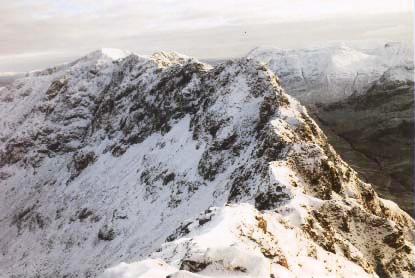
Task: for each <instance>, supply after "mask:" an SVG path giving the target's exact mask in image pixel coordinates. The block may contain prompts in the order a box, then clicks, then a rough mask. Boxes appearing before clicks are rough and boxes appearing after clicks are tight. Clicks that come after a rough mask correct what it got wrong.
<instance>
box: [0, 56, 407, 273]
mask: <svg viewBox="0 0 415 278" xmlns="http://www.w3.org/2000/svg"><path fill="white" fill-rule="evenodd" d="M0 100H1V102H0V126H1V127H2V128H1V130H0V137H1V145H0V224H1V229H0V251H1V255H2V256H1V257H0V269H2V270H3V274H4V276H5V277H39V276H40V277H95V276H97V275H102V277H117V278H118V277H152V278H156V277H166V276H167V277H300V276H301V277H312V276H313V275H314V277H351V276H352V277H353V276H354V277H376V276H381V277H395V276H402V277H411V276H413V275H414V274H415V267H414V263H413V262H414V254H413V252H414V244H413V242H414V233H413V231H414V228H415V223H414V221H413V219H412V218H411V217H409V216H408V215H407V214H406V213H405V212H403V211H402V210H400V209H399V208H398V207H397V206H396V205H395V204H394V203H392V202H389V201H385V200H382V199H380V198H379V197H378V196H377V194H376V193H375V192H374V190H373V189H372V187H371V186H370V185H369V184H366V183H364V182H362V181H361V180H360V179H359V178H358V177H357V174H356V172H355V171H354V170H353V169H351V168H350V167H349V166H348V165H347V164H346V163H344V161H343V160H342V159H341V158H340V157H339V156H338V155H337V154H336V152H335V151H334V150H333V148H332V147H331V146H330V145H329V144H328V143H327V140H326V137H325V135H324V134H323V133H322V132H321V130H320V129H319V127H318V126H317V125H316V124H315V123H314V121H313V120H312V119H311V118H310V117H309V116H308V113H307V111H306V109H305V108H304V107H302V106H301V105H300V104H299V103H298V102H297V101H295V100H294V99H293V98H291V97H289V96H288V95H286V94H285V92H284V90H283V89H282V87H281V85H280V81H279V79H278V78H277V77H276V76H275V75H274V74H273V73H272V72H271V71H270V70H269V69H268V68H267V67H266V66H263V65H261V64H260V63H258V62H255V61H254V60H250V59H238V60H234V61H227V62H225V63H222V64H219V65H216V66H215V67H212V66H210V65H206V64H203V63H200V62H198V61H196V60H194V59H191V58H189V57H186V56H183V55H179V54H176V53H164V52H162V53H156V54H154V55H152V56H150V57H144V56H137V55H134V54H130V53H128V52H122V51H118V50H101V51H96V52H94V53H91V54H89V55H87V56H86V57H83V58H81V59H79V60H77V61H75V62H73V63H70V64H67V65H63V66H59V67H55V68H51V69H47V70H44V71H41V72H34V73H30V74H28V75H27V76H26V77H24V78H21V79H18V80H16V81H15V82H14V83H13V84H12V85H10V86H7V87H6V88H5V89H3V90H2V91H0Z"/></svg>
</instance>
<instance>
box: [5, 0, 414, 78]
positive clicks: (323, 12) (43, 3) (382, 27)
mask: <svg viewBox="0 0 415 278" xmlns="http://www.w3.org/2000/svg"><path fill="white" fill-rule="evenodd" d="M412 13H413V1H412V0H348V1H345V0H289V1H288V0H204V1H202V0H148V1H142V0H113V1H109V0H100V1H91V0H66V1H64V0H13V1H8V0H0V72H13V71H17V72H18V71H29V70H34V69H41V68H45V67H47V66H51V65H54V64H59V63H63V62H67V61H71V60H73V59H75V58H77V57H79V56H81V55H84V54H86V53H88V52H90V51H93V50H96V49H99V48H103V47H111V48H121V49H125V50H130V51H133V52H136V53H138V54H151V53H153V52H155V51H159V50H173V51H177V52H180V53H183V54H186V55H189V56H193V57H197V58H202V59H203V58H227V57H238V56H241V55H244V54H246V53H247V52H248V51H249V50H251V49H252V48H254V47H257V46H265V47H279V48H302V47H311V46H324V45H327V44H336V43H340V42H343V41H345V42H347V43H350V44H360V45H363V44H365V45H375V44H378V43H384V42H387V41H403V42H410V43H412V39H413V15H412Z"/></svg>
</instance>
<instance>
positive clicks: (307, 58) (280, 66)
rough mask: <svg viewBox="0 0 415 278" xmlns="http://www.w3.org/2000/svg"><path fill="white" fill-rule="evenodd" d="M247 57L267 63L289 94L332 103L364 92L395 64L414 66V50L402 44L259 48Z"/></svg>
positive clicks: (318, 101)
mask: <svg viewBox="0 0 415 278" xmlns="http://www.w3.org/2000/svg"><path fill="white" fill-rule="evenodd" d="M247 57H249V58H252V59H255V60H258V61H260V62H263V63H266V64H267V65H268V66H269V67H270V68H271V69H272V70H273V71H274V72H275V73H276V74H277V75H278V76H279V77H280V78H281V79H282V81H283V84H284V87H285V88H286V90H287V91H288V93H289V94H291V95H293V96H294V97H296V98H297V99H298V100H300V101H301V102H302V103H303V104H314V103H332V102H336V101H340V100H344V99H345V98H347V97H349V96H351V95H360V94H361V93H364V92H365V91H366V90H367V89H369V87H370V86H371V85H372V83H373V82H375V81H376V80H377V79H379V78H380V77H381V76H382V75H383V73H384V72H385V71H387V70H388V69H390V68H392V67H395V66H408V65H413V50H412V49H410V48H408V47H406V46H404V45H402V44H400V43H387V44H385V45H384V46H383V47H379V48H375V49H356V48H352V47H349V46H346V45H341V46H333V47H326V48H311V49H295V50H283V49H266V48H256V49H254V50H252V51H251V52H250V53H249V54H248V55H247Z"/></svg>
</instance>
